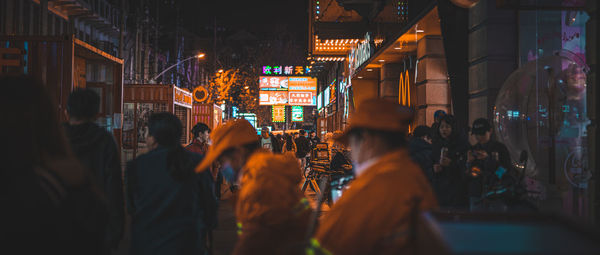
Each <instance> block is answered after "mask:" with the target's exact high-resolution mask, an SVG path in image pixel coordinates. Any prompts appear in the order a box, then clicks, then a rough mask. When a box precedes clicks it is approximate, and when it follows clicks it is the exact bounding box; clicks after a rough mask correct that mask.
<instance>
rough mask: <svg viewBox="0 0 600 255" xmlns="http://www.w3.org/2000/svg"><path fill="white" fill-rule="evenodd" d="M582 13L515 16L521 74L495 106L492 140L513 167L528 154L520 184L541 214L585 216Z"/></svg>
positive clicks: (510, 80) (586, 169) (585, 17)
mask: <svg viewBox="0 0 600 255" xmlns="http://www.w3.org/2000/svg"><path fill="white" fill-rule="evenodd" d="M588 19H589V17H588V15H587V14H586V13H585V12H576V11H520V12H519V22H520V24H519V26H518V27H519V56H520V59H519V66H520V68H519V69H518V70H517V71H515V72H514V73H513V74H511V76H509V78H508V79H507V80H506V81H505V83H504V85H503V87H502V88H501V90H500V92H499V94H498V98H497V101H496V107H495V112H494V115H495V116H494V117H495V119H494V121H495V124H496V134H498V138H499V139H500V140H501V141H503V142H504V143H505V144H506V145H507V147H508V149H509V151H510V152H511V158H512V159H513V161H516V160H517V159H519V155H520V153H521V152H522V151H527V153H528V154H529V159H530V160H529V161H528V163H527V171H526V177H527V178H528V179H527V181H526V183H527V184H528V185H529V186H528V189H529V190H531V191H532V192H530V196H531V197H532V198H534V199H536V200H537V201H538V202H539V204H540V206H541V207H542V208H544V207H547V206H550V207H552V208H550V209H551V210H561V208H555V207H556V206H557V205H558V206H559V207H562V211H563V212H566V213H569V214H573V215H577V216H585V214H586V211H587V207H588V206H589V205H590V201H588V197H589V196H585V193H586V192H587V188H588V183H589V181H590V178H591V170H590V169H589V166H588V164H587V162H588V152H587V142H588V136H587V133H586V128H587V125H588V124H589V123H590V121H589V119H588V118H587V108H586V106H587V102H586V89H587V84H586V78H587V72H588V67H587V65H586V59H585V48H586V45H585V42H586V34H585V24H586V22H587V20H588Z"/></svg>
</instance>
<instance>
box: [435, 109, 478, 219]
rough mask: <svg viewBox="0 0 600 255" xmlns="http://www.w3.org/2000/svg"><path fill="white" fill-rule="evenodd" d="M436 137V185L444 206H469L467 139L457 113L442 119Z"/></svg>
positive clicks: (437, 193) (441, 203) (436, 190)
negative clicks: (457, 120)
mask: <svg viewBox="0 0 600 255" xmlns="http://www.w3.org/2000/svg"><path fill="white" fill-rule="evenodd" d="M433 132H436V133H437V139H436V140H435V141H434V142H433V145H432V153H431V156H432V161H433V172H434V173H433V188H434V191H435V192H436V195H437V198H438V202H439V204H440V206H441V207H446V208H460V209H462V208H466V206H467V188H466V182H465V173H464V172H465V169H466V165H465V164H466V163H465V162H466V152H467V150H468V148H469V144H468V141H467V138H466V137H465V135H464V133H463V132H461V130H459V129H458V127H457V124H456V120H455V119H454V116H452V115H450V114H448V115H445V116H443V117H442V118H441V120H440V122H439V126H438V129H437V130H434V131H433Z"/></svg>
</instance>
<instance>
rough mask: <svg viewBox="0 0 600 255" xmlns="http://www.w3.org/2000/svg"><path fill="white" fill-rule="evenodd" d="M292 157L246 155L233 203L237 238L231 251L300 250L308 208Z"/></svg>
mask: <svg viewBox="0 0 600 255" xmlns="http://www.w3.org/2000/svg"><path fill="white" fill-rule="evenodd" d="M300 181H301V174H300V168H299V166H298V161H297V160H296V158H295V157H292V156H284V155H275V154H272V153H270V152H258V153H255V154H254V155H252V156H251V157H250V159H249V160H248V162H247V163H246V165H245V166H244V170H243V172H242V178H241V182H240V187H241V188H240V191H239V194H238V200H237V204H236V218H237V221H238V227H239V228H240V230H239V231H238V234H239V239H238V242H237V244H236V247H235V250H234V253H233V254H300V253H302V252H303V247H302V241H303V238H304V236H305V234H306V227H307V225H308V218H309V216H310V210H309V208H310V207H309V205H308V201H307V200H306V199H305V198H304V197H303V195H302V192H301V191H300V188H299V187H300Z"/></svg>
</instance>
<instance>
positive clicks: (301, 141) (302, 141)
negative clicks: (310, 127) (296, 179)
mask: <svg viewBox="0 0 600 255" xmlns="http://www.w3.org/2000/svg"><path fill="white" fill-rule="evenodd" d="M294 142H295V143H296V158H298V160H299V161H300V169H304V167H305V166H306V157H308V155H309V153H310V151H311V147H310V141H309V140H308V138H306V131H305V130H304V129H300V132H299V136H298V138H296V140H295V141H294Z"/></svg>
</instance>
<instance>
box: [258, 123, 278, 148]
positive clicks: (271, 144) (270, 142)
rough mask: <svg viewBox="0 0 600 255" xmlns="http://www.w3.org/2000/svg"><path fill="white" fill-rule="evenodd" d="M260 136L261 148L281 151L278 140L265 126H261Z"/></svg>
mask: <svg viewBox="0 0 600 255" xmlns="http://www.w3.org/2000/svg"><path fill="white" fill-rule="evenodd" d="M260 138H261V139H260V145H261V147H263V149H266V150H269V151H270V152H273V153H281V149H280V147H281V144H280V143H279V140H277V139H276V138H275V136H273V134H272V133H271V132H270V131H269V129H268V128H267V127H263V128H262V129H261V130H260Z"/></svg>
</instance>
